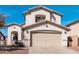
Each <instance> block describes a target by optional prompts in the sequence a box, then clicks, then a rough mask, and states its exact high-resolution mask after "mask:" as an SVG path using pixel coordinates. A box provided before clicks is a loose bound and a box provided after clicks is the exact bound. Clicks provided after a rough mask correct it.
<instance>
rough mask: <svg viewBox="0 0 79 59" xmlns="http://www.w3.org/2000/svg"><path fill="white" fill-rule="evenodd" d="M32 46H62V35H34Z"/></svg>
mask: <svg viewBox="0 0 79 59" xmlns="http://www.w3.org/2000/svg"><path fill="white" fill-rule="evenodd" d="M32 46H35V47H54V46H55V47H59V46H61V34H46V33H35V34H32Z"/></svg>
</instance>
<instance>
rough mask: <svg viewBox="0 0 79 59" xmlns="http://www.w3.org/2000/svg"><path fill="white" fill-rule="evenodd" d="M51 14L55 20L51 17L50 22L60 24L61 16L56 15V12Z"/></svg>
mask: <svg viewBox="0 0 79 59" xmlns="http://www.w3.org/2000/svg"><path fill="white" fill-rule="evenodd" d="M52 15H53V16H54V17H55V19H56V20H55V21H56V22H54V19H53V18H52V22H54V23H57V24H60V25H61V16H60V15H57V14H55V13H53V14H52Z"/></svg>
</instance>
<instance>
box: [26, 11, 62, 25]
mask: <svg viewBox="0 0 79 59" xmlns="http://www.w3.org/2000/svg"><path fill="white" fill-rule="evenodd" d="M37 14H43V15H46V19H45V20H49V21H50V13H49V12H47V11H45V10H38V11H34V12H31V14H28V15H26V16H25V19H26V24H27V25H30V24H34V23H35V15H37ZM53 15H54V16H55V18H56V23H58V24H61V16H59V15H58V14H55V13H53ZM51 19H52V22H53V20H54V19H53V18H51Z"/></svg>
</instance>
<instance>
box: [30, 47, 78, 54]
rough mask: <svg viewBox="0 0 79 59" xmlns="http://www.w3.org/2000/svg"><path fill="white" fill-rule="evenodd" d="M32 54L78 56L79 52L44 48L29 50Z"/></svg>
mask: <svg viewBox="0 0 79 59" xmlns="http://www.w3.org/2000/svg"><path fill="white" fill-rule="evenodd" d="M29 53H30V54H78V53H79V52H78V51H75V50H73V49H70V48H67V47H53V48H51V47H50V48H43V47H31V48H30V49H29Z"/></svg>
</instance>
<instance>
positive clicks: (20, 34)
mask: <svg viewBox="0 0 79 59" xmlns="http://www.w3.org/2000/svg"><path fill="white" fill-rule="evenodd" d="M13 31H16V32H18V39H19V40H22V30H21V27H20V26H17V25H13V26H10V27H8V38H7V40H6V44H7V45H12V34H11V32H13Z"/></svg>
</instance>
